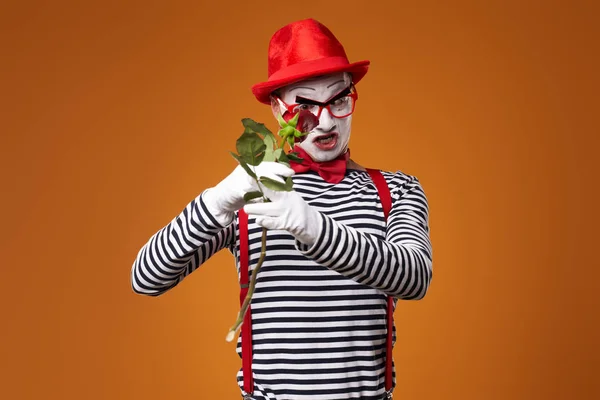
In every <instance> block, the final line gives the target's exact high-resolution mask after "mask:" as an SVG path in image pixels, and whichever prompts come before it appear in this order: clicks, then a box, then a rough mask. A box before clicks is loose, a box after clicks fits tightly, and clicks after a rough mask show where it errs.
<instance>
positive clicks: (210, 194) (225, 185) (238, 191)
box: [202, 161, 294, 226]
mask: <svg viewBox="0 0 600 400" xmlns="http://www.w3.org/2000/svg"><path fill="white" fill-rule="evenodd" d="M250 168H251V169H253V170H254V172H255V174H256V176H257V177H258V178H260V177H261V176H266V177H268V178H271V179H273V180H276V181H279V182H281V183H284V181H285V178H286V177H288V176H292V175H294V170H293V169H291V168H290V167H288V166H286V165H285V164H282V163H278V162H273V161H265V162H262V163H260V164H259V165H258V166H256V167H253V166H250ZM281 177H284V178H283V179H282V178H281ZM258 190H259V188H258V185H257V183H256V181H255V180H254V178H252V177H251V176H250V175H248V173H247V172H246V171H245V170H244V169H243V168H242V167H241V166H240V165H238V166H237V167H236V168H235V169H234V170H233V172H231V174H229V175H228V176H227V177H226V178H225V179H223V180H222V181H221V182H219V183H218V184H217V185H216V186H214V187H212V188H209V189H207V190H206V191H205V192H204V193H203V195H202V199H203V200H204V204H206V207H207V208H208V210H209V211H210V213H211V214H212V215H213V217H214V218H215V219H216V220H217V221H218V222H219V223H220V224H221V225H222V226H227V225H229V224H230V223H231V221H233V218H234V216H235V212H236V211H237V210H239V209H240V208H242V207H243V206H244V204H245V202H244V195H245V194H246V193H248V192H253V191H258ZM260 190H263V192H264V190H265V187H264V186H263V185H262V184H261V185H260Z"/></svg>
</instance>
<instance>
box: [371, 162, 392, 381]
mask: <svg viewBox="0 0 600 400" xmlns="http://www.w3.org/2000/svg"><path fill="white" fill-rule="evenodd" d="M367 172H368V173H369V175H370V176H371V179H372V180H373V182H374V183H375V187H376V188H377V192H378V193H379V199H380V200H381V206H382V207H383V215H384V216H385V219H386V221H387V218H388V215H389V213H390V209H391V208H392V195H391V194H390V188H389V186H388V184H387V182H386V180H385V178H384V177H383V175H382V174H381V171H379V170H377V169H369V168H367ZM393 329H394V298H393V297H392V296H388V303H387V340H386V359H385V390H386V391H388V392H389V390H390V389H391V388H392V358H393V357H392V333H393Z"/></svg>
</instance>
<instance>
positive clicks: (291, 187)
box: [285, 176, 294, 192]
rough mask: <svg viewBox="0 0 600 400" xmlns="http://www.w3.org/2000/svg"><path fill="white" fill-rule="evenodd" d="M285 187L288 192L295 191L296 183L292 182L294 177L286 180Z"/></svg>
mask: <svg viewBox="0 0 600 400" xmlns="http://www.w3.org/2000/svg"><path fill="white" fill-rule="evenodd" d="M285 187H286V188H287V189H288V190H287V191H288V192H291V191H292V190H294V181H292V177H291V176H288V177H287V178H286V180H285Z"/></svg>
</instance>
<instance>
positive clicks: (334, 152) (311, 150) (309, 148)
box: [296, 143, 340, 162]
mask: <svg viewBox="0 0 600 400" xmlns="http://www.w3.org/2000/svg"><path fill="white" fill-rule="evenodd" d="M296 146H298V147H302V150H304V151H306V153H307V154H308V155H309V156H310V158H312V160H313V161H316V162H326V161H331V160H334V159H336V158H337V157H338V156H339V155H340V148H339V143H338V144H337V145H336V146H335V147H334V148H332V149H327V150H322V149H320V148H318V147H317V146H315V145H314V143H296Z"/></svg>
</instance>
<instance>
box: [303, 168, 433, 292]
mask: <svg viewBox="0 0 600 400" xmlns="http://www.w3.org/2000/svg"><path fill="white" fill-rule="evenodd" d="M399 176H403V179H398V177H399ZM392 185H394V186H391V188H390V189H391V195H392V209H391V210H390V214H389V217H388V222H387V230H386V238H385V240H382V239H380V238H378V237H376V236H374V235H372V234H369V233H364V232H360V231H358V230H357V229H354V228H352V227H349V226H347V225H344V224H342V223H340V222H337V221H335V220H333V219H332V218H330V217H328V216H326V215H323V214H321V223H322V225H321V234H320V236H319V238H318V239H317V240H316V241H315V243H314V244H313V245H312V246H310V247H308V246H306V245H303V244H302V243H300V242H298V241H296V247H297V249H298V250H299V251H300V252H301V253H302V254H304V255H305V256H306V257H308V258H311V259H313V260H314V261H315V262H317V263H319V264H321V265H323V266H326V267H328V268H330V269H331V270H334V271H337V272H339V273H340V274H342V275H344V276H346V277H348V278H350V279H353V280H354V281H356V282H358V283H361V284H364V285H368V286H370V287H373V288H376V289H379V290H381V291H382V292H384V293H386V294H388V295H391V296H394V297H396V298H400V299H413V300H419V299H422V298H423V297H424V296H425V294H426V292H427V290H428V288H429V284H430V281H431V277H432V272H433V271H432V246H431V241H430V237H429V206H428V203H427V198H426V196H425V193H424V191H423V189H422V187H421V184H420V183H419V181H418V179H417V178H416V177H413V176H408V175H403V174H395V176H394V179H392ZM332 244H334V245H332Z"/></svg>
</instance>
